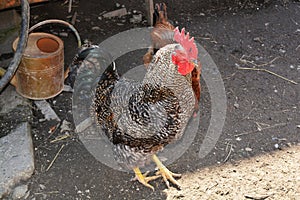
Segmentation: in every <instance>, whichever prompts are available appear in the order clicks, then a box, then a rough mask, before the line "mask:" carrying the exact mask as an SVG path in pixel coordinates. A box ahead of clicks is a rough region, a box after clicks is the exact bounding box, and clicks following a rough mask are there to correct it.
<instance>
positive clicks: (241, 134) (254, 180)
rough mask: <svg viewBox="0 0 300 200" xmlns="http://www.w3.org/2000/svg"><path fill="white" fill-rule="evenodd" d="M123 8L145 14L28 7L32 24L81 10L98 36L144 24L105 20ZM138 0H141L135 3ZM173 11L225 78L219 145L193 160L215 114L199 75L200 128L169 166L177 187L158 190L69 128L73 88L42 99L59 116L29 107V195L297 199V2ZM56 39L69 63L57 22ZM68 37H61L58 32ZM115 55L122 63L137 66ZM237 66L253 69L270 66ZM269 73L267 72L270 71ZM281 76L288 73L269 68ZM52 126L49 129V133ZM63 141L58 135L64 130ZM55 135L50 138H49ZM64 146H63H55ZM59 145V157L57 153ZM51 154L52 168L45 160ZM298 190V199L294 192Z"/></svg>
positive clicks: (86, 29)
mask: <svg viewBox="0 0 300 200" xmlns="http://www.w3.org/2000/svg"><path fill="white" fill-rule="evenodd" d="M117 2H118V3H120V4H121V5H124V6H125V7H126V8H127V9H128V11H130V12H133V11H134V10H136V11H137V12H141V13H143V14H144V12H145V5H144V1H142V0H141V1H132V0H130V1H125V0H120V1H96V0H90V1H80V2H79V1H75V3H73V8H72V12H71V13H68V5H67V4H64V3H63V1H51V2H50V3H46V4H39V5H35V6H32V8H31V24H35V23H37V22H38V21H42V20H44V19H51V18H56V19H63V20H68V21H70V20H71V17H72V16H73V14H74V12H75V11H76V12H77V14H78V15H77V21H76V24H75V26H76V28H77V29H78V31H79V33H80V35H81V37H82V38H83V39H87V40H89V41H92V42H93V43H100V42H101V41H103V40H105V39H106V38H108V37H110V36H112V35H114V34H117V33H119V32H122V31H125V30H128V29H131V28H134V27H145V26H147V24H146V22H145V21H144V22H141V23H138V24H132V23H130V22H129V18H130V15H129V16H126V17H123V18H114V19H103V18H101V15H102V13H103V12H104V11H111V10H114V9H115V5H116V3H117ZM137 2H139V3H137ZM166 3H167V5H168V7H169V18H170V19H171V20H172V21H173V22H174V23H175V24H176V25H179V26H180V27H185V28H186V29H187V30H188V31H190V34H191V35H193V36H194V37H195V39H196V40H197V41H198V42H199V43H200V44H201V45H202V46H203V47H204V48H205V49H206V51H207V52H208V53H209V54H210V55H211V57H212V58H213V60H214V61H215V63H216V65H217V67H218V69H219V71H220V73H221V75H222V78H223V81H224V84H225V89H226V95H227V115H226V121H225V126H224V128H223V131H222V135H221V137H220V138H219V140H218V142H217V144H216V146H215V148H214V149H213V150H212V151H211V152H210V153H209V154H208V155H207V156H206V157H205V158H199V156H198V153H199V146H200V145H201V143H202V141H203V139H204V137H205V133H206V131H207V129H208V124H209V120H210V115H211V102H210V94H209V91H208V88H207V86H206V84H205V82H204V81H203V80H202V82H201V83H202V94H201V102H200V108H201V111H200V125H199V128H198V132H197V135H196V138H195V139H194V141H193V143H192V145H191V146H190V148H189V149H188V150H187V151H186V152H185V154H184V155H183V156H182V157H180V159H178V160H177V161H176V162H174V163H173V164H171V165H170V166H169V168H170V169H171V170H172V171H174V172H180V173H182V174H183V177H182V179H181V180H179V181H180V183H182V185H183V189H182V190H181V191H177V190H175V189H173V188H172V189H170V190H167V192H165V189H166V186H165V185H164V184H163V182H162V181H160V180H157V181H154V182H153V183H152V184H153V185H154V187H155V188H156V190H155V191H154V192H152V191H151V190H149V189H148V188H144V187H143V186H142V185H140V184H139V183H137V182H133V181H130V179H131V178H132V177H133V174H131V173H125V172H120V171H116V170H114V169H111V168H109V167H107V166H105V165H104V164H102V163H100V162H98V161H97V160H96V159H95V158H94V157H93V156H92V155H91V154H90V153H89V152H88V151H87V150H86V149H85V147H84V146H83V144H82V143H81V141H80V140H79V139H78V136H77V134H76V133H75V132H74V124H73V116H72V93H67V92H64V93H62V94H60V95H59V96H57V97H55V98H53V99H50V100H48V102H49V103H50V104H51V106H52V107H53V109H54V110H55V111H56V113H57V114H58V115H59V117H60V118H61V119H62V120H65V121H67V122H70V123H71V125H70V127H71V128H70V129H69V130H66V129H64V130H62V131H61V125H62V124H61V123H58V122H56V121H44V120H43V115H42V114H41V113H40V111H38V110H37V109H36V108H35V107H34V108H33V112H34V119H33V121H32V127H33V130H32V132H33V140H34V147H35V149H34V150H35V165H36V166H35V167H36V169H35V173H34V175H33V176H32V178H31V179H30V180H29V181H28V182H26V184H28V186H29V195H28V196H27V199H32V200H33V199H299V198H300V197H299V187H300V185H299V182H300V179H299V177H300V175H299V169H300V163H299V158H300V155H299V151H300V149H299V146H297V145H299V143H300V128H299V127H300V115H299V111H300V110H299V109H300V103H299V100H300V96H299V92H300V88H299V84H294V83H292V81H295V82H299V83H300V78H299V77H300V76H299V75H300V60H299V52H300V47H299V45H300V37H299V36H300V26H299V24H300V3H299V1H287V0H281V1H280V0H275V1H269V0H265V1H262V0H261V1H259V0H256V1H247V0H245V1H227V0H223V1H222V0H210V1H190V2H186V1H166ZM41 30H42V31H45V32H50V33H68V35H69V36H68V37H64V36H61V38H62V39H63V40H64V42H65V62H66V65H68V64H70V63H71V60H72V58H73V56H74V55H75V53H76V41H75V38H74V37H73V36H72V34H71V32H70V31H68V30H67V29H65V28H63V27H57V26H50V27H45V28H44V29H41ZM61 35H64V34H61ZM142 54H143V52H139V53H137V54H136V55H137V56H135V59H133V60H129V59H127V60H126V59H124V60H120V61H119V63H120V64H121V65H123V66H130V65H131V64H133V63H135V64H141V63H142V59H141V57H140V56H139V55H142ZM239 67H243V68H252V67H256V68H259V69H267V70H269V71H254V70H251V69H250V70H249V69H241V68H239ZM270 71H271V72H273V74H271V73H269V72H270ZM274 73H276V74H279V75H281V76H283V77H285V78H286V79H283V78H281V77H279V76H276V75H274ZM54 125H58V129H57V130H56V131H54V132H53V133H51V134H49V130H50V129H51V128H52V127H53V126H54ZM66 134H68V135H67V137H66V138H65V139H61V140H58V141H56V142H55V141H54V142H53V140H55V139H57V138H58V137H60V136H62V135H63V136H66ZM51 141H52V142H51ZM59 150H61V151H59ZM58 152H59V154H57V153H58ZM56 155H58V156H57V158H56V160H55V162H54V163H53V165H51V167H50V168H49V169H47V167H48V166H49V165H50V163H51V161H53V159H54V157H55V156H56ZM297 195H298V196H297Z"/></svg>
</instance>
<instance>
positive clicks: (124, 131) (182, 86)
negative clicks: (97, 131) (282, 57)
mask: <svg viewBox="0 0 300 200" xmlns="http://www.w3.org/2000/svg"><path fill="white" fill-rule="evenodd" d="M155 8H156V9H155V14H154V15H155V16H156V18H155V21H156V25H155V28H154V29H153V31H152V33H151V37H152V41H153V45H152V47H151V48H149V51H148V55H145V56H144V58H143V59H144V63H145V65H146V66H147V67H146V69H147V72H146V74H145V76H144V79H143V80H142V81H141V82H134V81H131V80H128V79H126V78H123V77H121V76H120V75H119V73H118V71H117V67H116V64H115V63H114V62H112V63H111V65H110V66H108V67H107V69H105V71H104V72H103V74H102V75H101V77H100V79H99V82H98V84H97V86H96V90H95V92H94V97H93V100H92V105H91V114H92V117H93V118H94V119H95V121H96V124H97V125H99V127H101V129H102V130H103V132H104V133H105V136H106V137H107V138H108V140H109V142H110V143H111V144H112V146H113V152H114V155H115V159H116V161H117V162H118V163H119V164H120V165H122V166H123V167H125V168H127V169H130V170H133V171H134V173H135V176H136V179H137V180H138V181H139V182H140V183H142V184H143V185H145V186H146V187H149V188H151V189H153V190H154V187H153V186H152V185H151V184H149V182H150V181H152V180H154V179H157V178H160V177H162V178H163V180H164V181H165V183H166V185H167V187H170V183H169V182H171V183H173V184H174V185H175V186H177V187H179V188H180V184H179V183H178V182H177V180H176V179H175V178H177V177H180V176H181V175H180V174H177V173H173V172H171V171H170V170H168V169H167V167H165V166H164V165H163V163H162V162H161V161H160V160H159V159H158V157H157V156H156V153H157V152H158V151H161V150H163V148H164V147H165V146H166V145H168V144H170V143H172V142H174V141H175V140H178V139H180V138H181V136H182V135H183V133H184V131H185V128H186V126H187V124H188V121H189V119H190V117H191V116H192V115H193V113H194V112H195V111H196V110H197V109H198V108H197V106H196V105H198V101H199V95H200V83H199V77H200V63H199V61H198V60H197V58H198V49H197V46H196V44H195V42H194V38H190V36H189V33H187V34H185V30H184V29H182V30H181V31H180V30H179V29H178V28H174V27H173V26H172V25H171V24H168V25H167V26H164V25H162V24H163V23H166V24H167V23H169V22H168V20H167V13H166V6H165V4H157V5H156V7H155ZM159 28H164V29H161V30H160V29H159ZM97 51H99V48H98V47H97V46H96V45H89V46H87V47H85V48H84V49H82V50H81V51H80V52H79V54H78V56H77V60H78V61H79V63H81V62H82V60H84V58H85V57H86V56H87V55H88V54H89V53H95V52H97ZM149 52H150V53H149ZM145 58H146V59H145ZM100 59H101V58H99V63H100V62H101V60H100ZM94 64H97V62H96V63H93V65H94ZM151 160H152V161H154V162H155V164H156V165H157V168H158V171H157V173H156V174H155V175H154V176H149V177H148V176H147V174H142V173H141V170H140V168H141V167H143V166H145V165H146V164H147V163H148V162H149V161H151Z"/></svg>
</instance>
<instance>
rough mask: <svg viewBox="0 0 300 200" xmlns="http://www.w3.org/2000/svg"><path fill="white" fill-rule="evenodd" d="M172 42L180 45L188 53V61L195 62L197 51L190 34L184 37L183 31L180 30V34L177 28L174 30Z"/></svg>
mask: <svg viewBox="0 0 300 200" xmlns="http://www.w3.org/2000/svg"><path fill="white" fill-rule="evenodd" d="M174 32H175V33H174V40H175V41H176V42H178V43H179V44H181V46H182V47H183V48H184V49H185V50H186V51H187V52H188V56H189V57H190V59H194V60H197V56H198V49H197V46H196V44H195V42H194V37H192V38H191V39H190V34H189V33H187V34H186V35H185V29H184V28H183V29H181V32H179V29H178V27H176V28H175V30H174Z"/></svg>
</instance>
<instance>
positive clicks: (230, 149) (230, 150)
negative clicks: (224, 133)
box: [223, 143, 232, 163]
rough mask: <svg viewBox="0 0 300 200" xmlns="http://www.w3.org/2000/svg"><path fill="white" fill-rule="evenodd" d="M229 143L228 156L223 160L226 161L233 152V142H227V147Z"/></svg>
mask: <svg viewBox="0 0 300 200" xmlns="http://www.w3.org/2000/svg"><path fill="white" fill-rule="evenodd" d="M229 145H230V148H229V152H228V154H227V156H226V158H225V159H224V160H223V162H224V163H225V162H227V160H228V158H229V157H230V155H231V152H232V144H230V143H227V146H226V149H227V147H228V146H229Z"/></svg>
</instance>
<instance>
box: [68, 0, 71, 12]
mask: <svg viewBox="0 0 300 200" xmlns="http://www.w3.org/2000/svg"><path fill="white" fill-rule="evenodd" d="M71 11H72V0H69V7H68V12H69V13H70V12H71Z"/></svg>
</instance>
